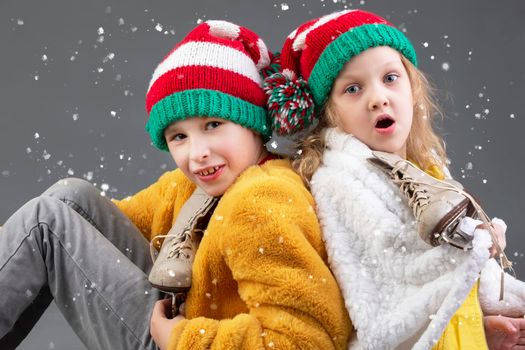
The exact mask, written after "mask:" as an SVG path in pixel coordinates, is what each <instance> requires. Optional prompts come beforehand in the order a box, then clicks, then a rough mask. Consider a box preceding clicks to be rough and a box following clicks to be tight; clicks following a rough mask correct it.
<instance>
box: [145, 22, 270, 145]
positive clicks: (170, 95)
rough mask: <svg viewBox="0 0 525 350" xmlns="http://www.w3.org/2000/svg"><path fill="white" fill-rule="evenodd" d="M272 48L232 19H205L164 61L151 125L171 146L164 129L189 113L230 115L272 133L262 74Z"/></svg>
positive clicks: (150, 104) (149, 104) (153, 85)
mask: <svg viewBox="0 0 525 350" xmlns="http://www.w3.org/2000/svg"><path fill="white" fill-rule="evenodd" d="M270 55H271V54H270V53H269V52H268V49H267V47H266V45H265V43H264V42H263V41H262V39H261V38H259V36H258V35H257V34H255V33H254V32H252V31H251V30H249V29H247V28H244V27H241V26H238V25H236V24H233V23H230V22H226V21H206V22H203V23H201V24H199V25H198V26H197V27H196V28H195V29H193V30H192V31H191V32H190V33H189V34H188V35H187V36H186V37H185V38H184V40H182V42H180V43H179V44H178V45H177V46H176V47H175V48H174V49H173V50H172V51H171V52H170V53H169V54H168V55H167V56H166V58H164V60H163V61H162V62H161V63H160V64H159V65H158V67H157V68H156V69H155V72H154V73H153V77H152V78H151V82H150V84H149V88H148V92H147V94H146V110H147V112H148V114H149V119H148V122H147V124H146V130H147V131H148V132H149V134H150V136H151V140H152V142H153V144H154V145H155V146H156V147H158V148H160V149H161V150H165V151H166V150H168V147H167V145H166V141H165V139H164V129H165V128H166V127H168V125H170V124H171V123H172V122H174V121H177V120H183V119H186V118H189V117H198V116H201V117H218V118H222V119H227V120H230V121H232V122H235V123H237V124H240V125H242V126H244V127H246V128H249V129H252V130H254V131H256V132H258V133H260V134H261V135H262V136H263V137H264V138H267V137H268V136H269V135H270V134H271V130H270V125H269V120H268V116H267V111H266V108H265V107H266V101H267V97H266V95H265V93H264V90H263V76H262V75H261V73H262V72H263V71H264V70H265V69H267V68H268V66H269V64H270Z"/></svg>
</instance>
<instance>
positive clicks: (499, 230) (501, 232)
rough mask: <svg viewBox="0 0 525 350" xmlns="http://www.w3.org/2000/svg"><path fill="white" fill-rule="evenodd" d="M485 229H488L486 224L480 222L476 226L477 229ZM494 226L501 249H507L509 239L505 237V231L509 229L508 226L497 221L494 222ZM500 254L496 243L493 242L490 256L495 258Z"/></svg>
mask: <svg viewBox="0 0 525 350" xmlns="http://www.w3.org/2000/svg"><path fill="white" fill-rule="evenodd" d="M478 228H479V229H483V230H488V229H489V228H488V227H487V225H486V224H479V225H478V226H476V229H478ZM492 228H493V229H494V234H495V236H496V239H497V240H498V244H499V246H500V248H501V250H502V251H503V250H505V247H506V246H507V239H506V237H505V231H506V230H507V228H506V227H503V226H502V225H501V224H499V223H497V222H492ZM497 254H498V251H497V250H496V245H495V244H492V247H491V248H490V257H491V258H493V257H495V256H496V255H497Z"/></svg>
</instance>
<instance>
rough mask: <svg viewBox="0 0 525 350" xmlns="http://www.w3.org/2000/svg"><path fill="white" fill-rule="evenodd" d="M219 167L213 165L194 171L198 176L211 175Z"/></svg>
mask: <svg viewBox="0 0 525 350" xmlns="http://www.w3.org/2000/svg"><path fill="white" fill-rule="evenodd" d="M220 168H221V166H219V165H218V166H213V167H209V168H206V169H204V170H201V171H198V172H196V174H197V175H199V176H208V175H213V174H215V173H216V172H217V171H218V170H219V169H220Z"/></svg>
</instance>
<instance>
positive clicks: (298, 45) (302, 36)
mask: <svg viewBox="0 0 525 350" xmlns="http://www.w3.org/2000/svg"><path fill="white" fill-rule="evenodd" d="M353 11H356V10H346V11H341V12H334V13H331V14H329V15H326V16H323V17H321V18H319V20H318V21H317V22H315V23H314V24H312V25H311V26H310V27H308V28H307V29H306V30H305V31H303V32H301V33H299V35H297V37H296V38H295V40H294V42H293V46H292V47H293V49H294V50H295V51H298V50H302V49H304V43H305V41H306V36H307V35H308V34H309V33H310V32H311V31H312V30H314V29H316V28H319V27H320V26H322V25H323V24H326V23H328V22H330V21H332V20H334V19H336V18H339V17H341V16H343V15H346V14H347V13H349V12H353Z"/></svg>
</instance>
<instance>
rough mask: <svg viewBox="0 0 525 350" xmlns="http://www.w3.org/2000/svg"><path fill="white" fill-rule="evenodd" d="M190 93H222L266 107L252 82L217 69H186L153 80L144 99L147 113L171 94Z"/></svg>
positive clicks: (264, 97)
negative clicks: (216, 91) (192, 91)
mask: <svg viewBox="0 0 525 350" xmlns="http://www.w3.org/2000/svg"><path fill="white" fill-rule="evenodd" d="M252 66H253V63H252ZM192 89H209V90H218V91H222V92H223V93H226V94H229V95H232V96H236V97H238V98H240V99H242V100H245V101H247V102H250V103H252V104H254V105H257V106H264V105H265V103H266V95H265V94H264V91H263V90H262V89H261V88H260V86H259V85H258V84H257V83H255V82H254V81H252V80H251V79H248V78H246V77H244V76H242V75H240V74H237V73H235V72H232V71H225V70H223V69H220V68H210V67H206V66H186V67H179V68H176V69H172V70H170V71H169V72H167V73H165V74H163V75H162V76H161V77H160V78H158V79H157V80H155V82H154V83H153V85H152V86H151V88H150V90H149V92H148V94H147V95H146V110H147V111H148V113H149V112H150V111H151V109H152V108H153V106H154V105H155V104H156V103H157V102H159V101H160V100H162V99H164V98H165V97H167V96H169V95H171V94H173V93H176V92H180V91H184V90H192Z"/></svg>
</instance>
